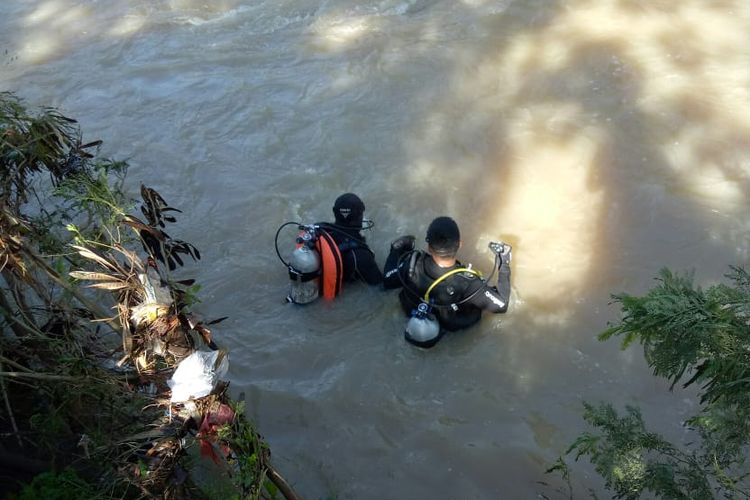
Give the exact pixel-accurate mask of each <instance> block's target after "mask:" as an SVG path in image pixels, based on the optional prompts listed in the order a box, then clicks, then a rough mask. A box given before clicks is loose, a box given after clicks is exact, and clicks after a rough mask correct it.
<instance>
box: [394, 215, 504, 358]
mask: <svg viewBox="0 0 750 500" xmlns="http://www.w3.org/2000/svg"><path fill="white" fill-rule="evenodd" d="M426 241H427V251H426V252H425V251H421V250H415V249H414V242H415V238H414V236H411V235H409V236H402V237H400V238H397V239H396V240H394V241H393V243H392V244H391V251H390V254H389V255H388V259H387V260H386V263H385V269H384V279H383V284H384V286H385V288H386V289H392V288H398V287H401V292H400V293H399V299H400V301H401V307H402V308H403V310H404V312H405V313H406V315H407V316H412V320H410V323H409V325H407V329H406V331H405V332H404V334H405V337H406V340H407V341H409V342H410V343H412V344H414V345H417V346H419V347H426V348H429V347H432V346H434V345H435V344H436V343H437V342H438V341H439V340H440V339H441V338H442V336H443V334H444V333H445V331H456V330H461V329H463V328H467V327H469V326H471V325H473V324H475V323H477V322H478V321H479V319H480V318H481V316H482V311H483V310H486V311H490V312H493V313H504V312H506V311H507V310H508V300H509V298H510V260H511V247H510V245H507V244H503V243H491V244H490V249H491V250H492V251H493V252H494V253H495V255H496V259H495V262H496V264H497V266H498V267H497V272H498V276H497V286H490V285H489V284H488V283H487V282H485V281H484V280H483V279H482V278H481V276H480V275H479V273H478V272H477V271H475V270H473V269H471V266H469V267H464V266H463V265H462V264H461V262H459V261H458V260H457V259H456V254H457V252H458V249H459V248H460V247H461V234H460V232H459V229H458V225H457V224H456V222H455V221H454V220H453V219H451V218H450V217H438V218H436V219H435V220H433V221H432V223H430V226H429V227H428V229H427V238H426ZM433 312H434V314H433ZM413 320H414V321H413ZM420 322H421V323H420ZM415 325H416V327H414V326H415ZM420 325H422V326H420ZM424 325H427V327H426V328H425V326H424Z"/></svg>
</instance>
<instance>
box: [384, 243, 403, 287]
mask: <svg viewBox="0 0 750 500" xmlns="http://www.w3.org/2000/svg"><path fill="white" fill-rule="evenodd" d="M402 254H403V253H402V252H399V251H398V250H394V249H392V250H391V252H390V253H389V254H388V258H387V259H386V260H385V267H384V268H383V286H384V287H385V289H386V290H390V289H392V288H398V287H400V286H401V279H399V277H398V273H399V272H401V269H400V267H403V265H404V263H403V261H402V262H401V266H399V260H400V258H401V255H402Z"/></svg>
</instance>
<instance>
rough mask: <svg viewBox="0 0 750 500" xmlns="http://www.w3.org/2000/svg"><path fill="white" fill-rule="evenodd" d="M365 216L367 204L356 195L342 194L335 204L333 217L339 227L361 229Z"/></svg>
mask: <svg viewBox="0 0 750 500" xmlns="http://www.w3.org/2000/svg"><path fill="white" fill-rule="evenodd" d="M364 214H365V204H364V203H363V202H362V200H361V199H360V198H359V196H357V195H356V194H354V193H344V194H342V195H341V196H339V197H338V198H336V202H335V203H334V204H333V216H334V217H335V218H336V224H338V225H339V226H346V227H355V228H361V227H362V217H363V216H364Z"/></svg>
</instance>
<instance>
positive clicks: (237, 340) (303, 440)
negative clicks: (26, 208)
mask: <svg viewBox="0 0 750 500" xmlns="http://www.w3.org/2000/svg"><path fill="white" fill-rule="evenodd" d="M0 42H1V45H0V47H2V49H3V53H2V54H0V57H2V59H0V64H1V66H0V67H1V68H2V71H1V72H0V89H3V90H13V91H16V92H17V93H18V94H19V95H20V96H22V97H23V98H24V99H25V100H26V101H27V102H28V103H29V104H32V105H53V106H58V107H60V108H61V109H62V110H63V112H64V113H66V114H68V115H70V116H73V117H76V118H78V119H79V120H80V122H81V125H82V127H83V130H84V132H85V134H86V137H88V138H90V139H95V138H101V139H103V140H104V141H105V142H104V146H103V149H102V153H104V154H106V155H110V156H114V157H117V158H121V159H129V161H130V163H131V165H132V167H131V170H130V176H129V185H130V187H131V188H132V191H133V193H134V194H136V193H137V187H138V185H139V184H140V183H141V182H143V183H146V184H147V185H149V186H152V187H154V188H156V189H157V190H159V191H160V192H161V193H162V194H163V195H164V197H165V198H166V199H167V200H168V201H169V202H170V204H172V205H173V206H176V207H179V208H181V209H183V210H184V212H185V213H184V214H183V216H182V217H181V220H180V223H179V224H178V226H177V227H176V228H174V229H172V230H171V231H170V233H171V234H173V235H175V236H179V237H180V238H182V239H185V240H188V241H191V242H193V243H194V244H196V246H198V247H199V248H200V249H201V251H202V253H203V256H204V257H203V259H202V260H201V261H200V263H199V264H197V265H193V264H190V265H188V266H187V267H186V268H185V269H184V270H183V271H182V273H183V276H184V277H195V278H197V279H198V281H199V282H200V283H201V284H202V285H203V289H202V298H203V303H202V304H201V305H200V306H199V309H200V311H201V312H202V313H204V314H205V315H207V316H210V317H219V316H224V315H228V316H230V319H229V320H227V321H226V322H224V323H222V325H221V328H218V329H217V331H216V336H217V338H218V340H219V342H220V343H221V344H223V345H225V346H227V347H228V348H229V349H230V350H231V363H232V367H231V379H232V388H233V390H234V391H235V393H236V394H239V393H240V392H244V393H245V397H246V400H247V402H248V409H249V413H250V415H251V416H252V417H254V418H255V419H256V420H257V422H258V424H259V426H260V429H261V432H262V433H263V435H264V436H265V437H266V439H267V440H268V442H269V443H270V445H271V448H272V451H273V456H272V458H273V462H274V463H275V464H276V466H277V467H278V468H279V470H280V471H281V472H282V474H283V475H284V476H286V477H287V478H288V479H289V481H290V482H291V483H292V484H293V485H294V487H295V488H296V489H297V490H298V491H299V492H300V493H301V494H302V495H303V496H304V497H305V498H325V497H329V496H330V497H336V498H342V499H344V498H352V499H384V498H462V499H463V498H536V497H537V495H540V494H544V495H547V496H550V497H562V498H567V493H566V492H565V490H564V489H562V490H560V491H558V490H559V489H560V488H562V487H563V483H562V482H561V481H560V480H559V479H556V478H554V477H549V476H545V474H544V470H545V469H546V468H547V467H549V465H550V464H551V463H552V462H553V461H554V460H555V458H556V457H557V456H558V455H559V454H560V453H562V452H563V451H564V450H565V449H566V447H567V445H568V444H569V443H570V442H571V440H572V439H573V438H574V437H575V435H576V434H577V433H578V432H580V431H581V430H582V429H583V428H584V425H583V423H582V421H581V418H580V409H581V401H582V400H589V401H599V400H608V401H611V402H613V403H615V404H617V405H619V406H622V405H624V404H628V403H634V404H638V405H641V407H642V408H643V411H644V414H645V415H646V417H647V419H648V420H649V422H650V423H651V424H652V427H653V428H654V429H655V430H658V431H660V432H663V433H665V434H667V435H668V436H670V437H672V438H675V439H684V438H686V435H685V434H684V430H683V429H682V428H681V427H680V421H681V420H682V419H684V418H685V417H686V416H688V415H690V414H691V412H693V411H695V409H696V405H695V403H694V402H693V400H692V399H691V395H690V394H686V393H684V392H680V391H676V392H675V393H671V394H670V393H669V392H668V391H667V386H666V384H665V383H664V382H663V381H660V380H656V379H654V378H652V377H651V376H650V374H649V370H648V369H647V368H646V367H645V364H644V362H643V360H642V356H641V353H640V350H639V349H638V348H632V349H630V350H627V351H624V352H622V351H620V350H619V349H618V346H617V344H616V343H615V342H608V343H599V342H597V341H596V340H595V335H596V334H597V333H599V332H600V331H601V330H603V329H604V328H605V327H606V325H607V322H608V321H612V320H615V319H616V318H617V316H618V311H617V309H616V307H614V306H611V305H609V304H608V301H609V294H610V293H614V292H621V291H626V292H630V293H641V292H643V291H645V290H646V289H647V288H648V287H649V286H651V285H652V284H653V281H652V278H653V277H654V276H655V274H656V272H657V271H658V269H659V268H660V267H662V266H669V267H670V268H673V269H675V270H682V271H687V270H691V269H694V270H695V271H696V280H697V281H698V282H699V283H701V284H702V285H709V284H711V283H714V282H716V281H717V280H720V279H721V277H722V275H723V274H724V273H725V272H726V271H727V265H728V264H744V263H745V262H746V261H747V242H748V241H747V240H748V219H747V217H746V214H747V213H748V208H749V207H748V205H749V203H748V193H749V189H750V182H749V181H748V173H749V172H750V95H748V92H750V63H749V61H750V58H749V56H750V49H748V48H750V4H749V3H747V2H743V1H740V0H737V1H734V0H721V1H719V0H682V1H680V2H673V1H666V0H665V1H661V0H642V1H638V0H618V1H616V0H588V1H587V0H570V1H566V2H563V1H556V0H546V1H542V0H523V1H521V0H517V1H511V0H506V1H490V0H463V1H457V0H413V1H398V0H382V1H369V2H368V1H364V0H355V1H351V0H330V1H325V0H324V1H310V0H265V1H263V0H259V1H255V2H241V1H239V0H223V1H217V0H214V1H210V2H203V1H198V0H172V1H167V0H161V1H151V0H129V1H115V0H99V1H78V2H76V1H73V0H47V1H26V0H5V1H3V2H2V4H0ZM345 191H355V192H357V193H359V194H360V195H361V196H362V198H363V199H364V200H365V203H366V204H367V207H368V211H367V213H368V216H369V217H370V218H372V219H374V221H375V222H376V226H375V228H374V229H373V230H372V231H371V232H370V233H369V235H368V238H369V241H370V242H371V244H372V247H373V249H374V251H375V253H376V255H377V258H378V260H379V261H380V263H381V264H382V263H383V261H384V260H385V256H386V253H387V249H388V245H389V242H390V240H391V239H392V238H394V237H395V236H397V235H399V234H403V233H407V232H408V233H413V234H416V235H419V240H420V241H421V238H422V235H423V234H424V231H425V228H426V225H427V224H428V223H429V221H430V220H431V219H432V218H433V217H434V216H437V215H442V214H449V215H452V216H453V217H454V218H456V219H457V220H458V221H459V223H460V225H461V228H462V231H463V239H464V248H463V252H462V258H463V260H464V261H465V262H466V261H469V262H473V263H474V265H475V267H478V268H480V269H482V270H484V271H489V268H490V265H491V256H490V254H489V252H488V251H487V250H486V244H487V242H488V241H489V240H490V239H498V238H502V239H505V240H507V241H509V242H511V243H512V244H513V245H514V248H515V251H514V258H513V291H514V295H513V301H512V304H511V308H510V311H509V312H508V314H506V315H504V316H496V317H485V318H484V319H483V321H482V323H481V324H480V325H478V326H477V327H475V328H473V329H471V330H470V331H467V332H465V333H462V334H457V335H453V336H450V337H448V338H446V339H445V340H444V341H443V342H441V344H439V346H438V347H436V348H435V349H433V350H431V351H427V352H423V351H419V350H416V349H415V348H413V347H410V346H409V345H407V344H406V343H405V342H404V341H403V338H402V331H403V325H404V318H402V316H401V312H400V309H399V307H398V305H397V298H396V295H395V294H394V293H384V292H382V291H380V290H375V289H368V288H366V287H364V286H351V287H348V288H347V289H346V291H345V294H344V296H343V297H342V298H341V299H340V300H338V301H336V302H335V303H333V304H324V303H318V304H316V305H313V306H309V307H306V308H296V307H293V306H290V305H287V304H284V303H283V297H284V296H285V294H286V281H287V277H286V272H285V269H284V267H283V266H282V265H281V264H280V262H279V261H278V260H277V257H276V254H275V251H274V246H273V235H274V232H275V230H276V228H277V227H278V226H279V225H280V224H281V223H283V222H285V221H288V220H298V221H315V220H322V219H327V218H330V208H331V205H332V202H333V200H334V198H335V197H336V196H337V195H338V194H340V193H342V192H345ZM291 237H292V235H286V236H285V238H286V239H285V240H284V241H283V242H282V248H285V247H286V248H288V247H289V246H291V244H292V243H291ZM572 476H573V485H574V487H575V488H576V492H577V495H583V494H584V493H585V491H586V489H587V488H592V489H593V490H594V491H598V492H600V493H601V492H603V490H602V484H601V481H600V480H599V479H598V478H597V477H596V475H595V474H593V473H592V470H591V467H590V466H589V465H588V464H586V463H575V464H573V468H572ZM604 496H606V494H604Z"/></svg>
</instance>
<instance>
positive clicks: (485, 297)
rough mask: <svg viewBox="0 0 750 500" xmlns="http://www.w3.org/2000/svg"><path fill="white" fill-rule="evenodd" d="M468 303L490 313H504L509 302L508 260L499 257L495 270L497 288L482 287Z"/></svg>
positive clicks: (484, 285)
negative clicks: (498, 264) (498, 263)
mask: <svg viewBox="0 0 750 500" xmlns="http://www.w3.org/2000/svg"><path fill="white" fill-rule="evenodd" d="M482 287H483V290H481V291H479V292H478V293H477V294H476V295H474V297H473V298H472V299H471V300H470V301H469V303H471V304H473V305H475V306H477V307H479V308H481V309H484V310H485V311H489V312H492V313H496V314H498V313H504V312H506V311H507V310H508V302H509V301H510V258H507V259H506V258H503V257H501V260H500V266H499V267H498V270H497V286H488V285H486V284H483V285H482Z"/></svg>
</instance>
